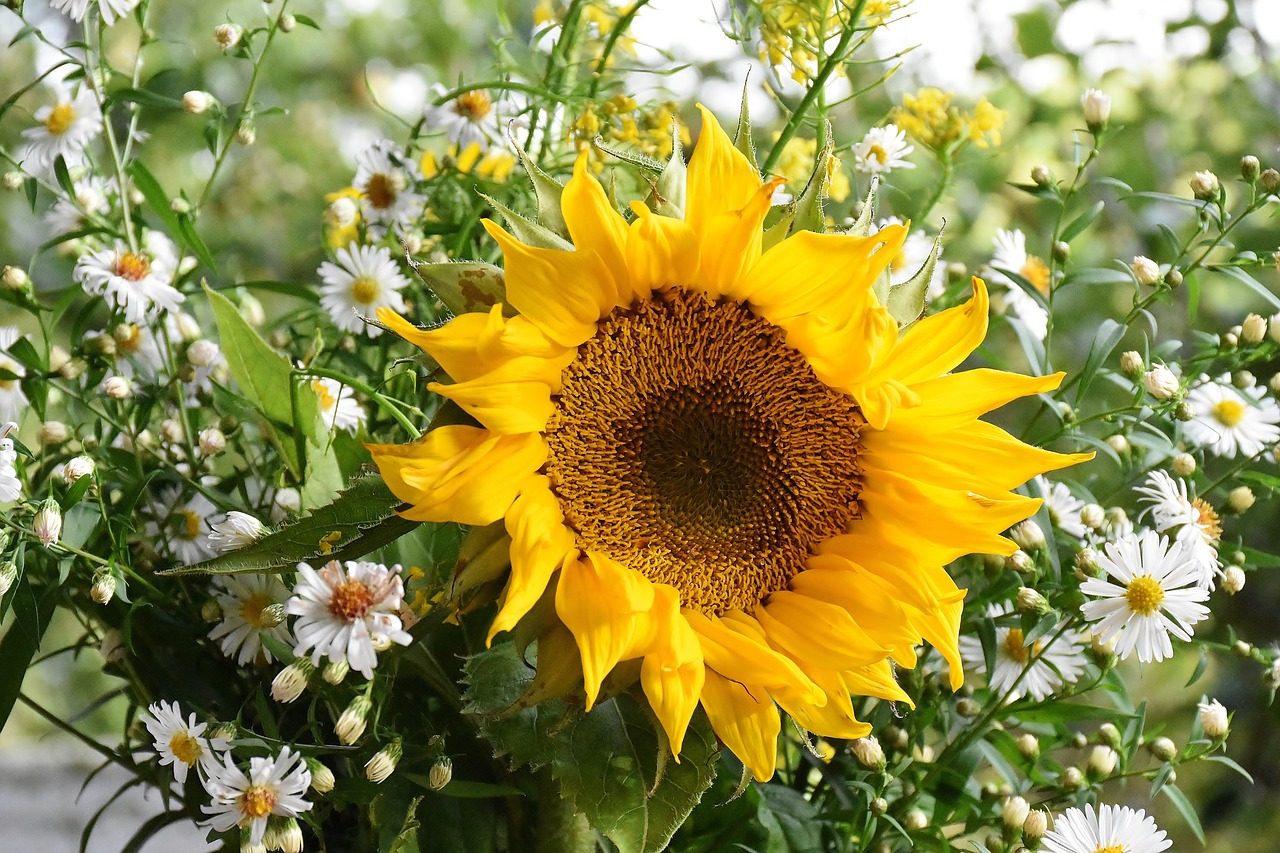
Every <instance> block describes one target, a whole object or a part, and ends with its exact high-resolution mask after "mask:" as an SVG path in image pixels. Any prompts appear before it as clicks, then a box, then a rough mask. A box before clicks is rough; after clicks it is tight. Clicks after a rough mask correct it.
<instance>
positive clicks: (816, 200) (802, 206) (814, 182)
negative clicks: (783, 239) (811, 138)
mask: <svg viewBox="0 0 1280 853" xmlns="http://www.w3.org/2000/svg"><path fill="white" fill-rule="evenodd" d="M826 138H827V144H826V145H824V146H823V147H822V150H821V151H819V152H818V156H817V160H816V161H815V163H814V167H813V172H812V173H811V174H810V175H809V182H808V183H807V184H805V186H804V192H802V193H800V198H799V199H798V200H797V201H796V216H795V219H794V220H792V222H791V233H792V234H794V233H796V232H797V231H815V232H817V233H819V234H821V233H823V232H824V231H826V230H827V215H826V213H825V212H824V211H823V209H822V190H823V185H824V184H826V182H827V161H828V160H829V159H831V157H832V156H833V152H834V150H835V149H834V146H833V144H832V141H831V126H830V124H829V123H828V125H827V137H826Z"/></svg>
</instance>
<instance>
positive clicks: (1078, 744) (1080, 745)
mask: <svg viewBox="0 0 1280 853" xmlns="http://www.w3.org/2000/svg"><path fill="white" fill-rule="evenodd" d="M1088 745H1089V738H1087V737H1085V734H1084V732H1076V733H1075V734H1073V735H1072V736H1071V748H1072V749H1084V748H1085V747H1086V746H1088Z"/></svg>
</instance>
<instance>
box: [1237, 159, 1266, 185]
mask: <svg viewBox="0 0 1280 853" xmlns="http://www.w3.org/2000/svg"><path fill="white" fill-rule="evenodd" d="M1260 171H1262V163H1260V162H1259V161H1258V158H1257V157H1254V156H1253V155H1252V154H1246V155H1245V156H1243V157H1241V158H1240V177H1241V178H1243V179H1244V180H1246V181H1248V182H1249V183H1253V182H1254V181H1256V180H1258V172H1260Z"/></svg>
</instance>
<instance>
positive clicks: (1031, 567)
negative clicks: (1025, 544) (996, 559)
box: [1004, 551, 1036, 575]
mask: <svg viewBox="0 0 1280 853" xmlns="http://www.w3.org/2000/svg"><path fill="white" fill-rule="evenodd" d="M1004 564H1005V568H1008V569H1012V570H1013V571H1015V572H1017V573H1018V574H1020V575H1029V574H1031V573H1032V572H1034V571H1035V570H1036V561H1035V560H1033V559H1031V555H1030V554H1028V553H1027V552H1026V551H1014V552H1013V553H1012V554H1010V555H1009V556H1008V557H1006V558H1005V561H1004Z"/></svg>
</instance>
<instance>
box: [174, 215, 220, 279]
mask: <svg viewBox="0 0 1280 853" xmlns="http://www.w3.org/2000/svg"><path fill="white" fill-rule="evenodd" d="M178 233H179V234H181V235H182V239H183V240H185V241H186V244H187V245H188V246H190V247H191V251H193V252H195V254H196V258H198V259H199V261H200V263H202V264H204V266H205V268H206V269H208V270H209V271H210V272H217V271H218V265H217V263H215V262H214V260H213V255H211V254H209V247H207V246H206V245H205V244H204V241H203V240H201V239H200V235H199V234H197V233H196V226H195V225H194V224H193V223H192V221H191V215H190V214H183V215H182V216H179V217H178Z"/></svg>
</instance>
